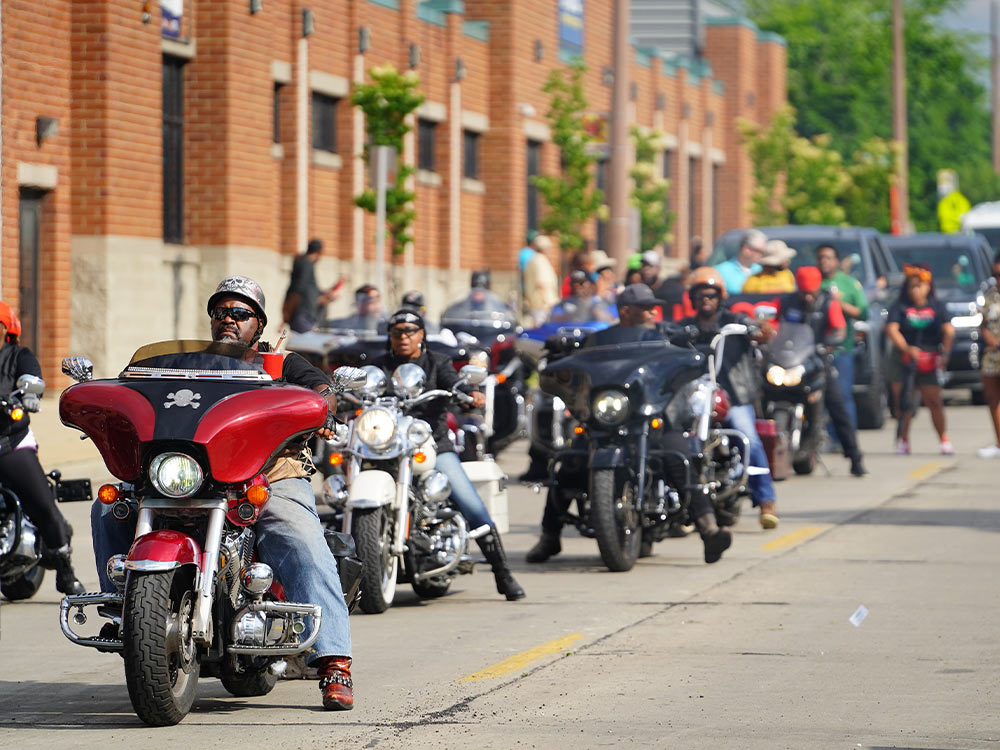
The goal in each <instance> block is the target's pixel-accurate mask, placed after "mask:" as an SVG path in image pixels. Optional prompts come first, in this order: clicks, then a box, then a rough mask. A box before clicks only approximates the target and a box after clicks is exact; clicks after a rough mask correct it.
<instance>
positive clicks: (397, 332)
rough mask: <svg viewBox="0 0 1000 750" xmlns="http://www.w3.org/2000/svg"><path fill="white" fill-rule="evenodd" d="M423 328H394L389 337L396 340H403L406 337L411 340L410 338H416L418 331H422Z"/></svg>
mask: <svg viewBox="0 0 1000 750" xmlns="http://www.w3.org/2000/svg"><path fill="white" fill-rule="evenodd" d="M422 330H423V328H393V329H391V330H390V331H389V335H390V336H392V337H393V338H394V339H401V338H403V337H404V336H406V337H407V338H409V337H410V336H416V335H417V331H422Z"/></svg>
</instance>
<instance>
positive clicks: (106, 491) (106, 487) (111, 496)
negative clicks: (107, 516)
mask: <svg viewBox="0 0 1000 750" xmlns="http://www.w3.org/2000/svg"><path fill="white" fill-rule="evenodd" d="M97 499H98V500H100V501H101V502H102V503H104V504H105V505H111V504H112V503H113V502H115V501H116V500H117V499H118V488H117V487H115V485H113V484H102V485H101V487H100V489H99V490H97Z"/></svg>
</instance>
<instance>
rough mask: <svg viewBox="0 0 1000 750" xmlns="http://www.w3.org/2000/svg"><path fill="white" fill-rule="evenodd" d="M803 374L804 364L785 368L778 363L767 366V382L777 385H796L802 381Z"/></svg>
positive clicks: (804, 372)
mask: <svg viewBox="0 0 1000 750" xmlns="http://www.w3.org/2000/svg"><path fill="white" fill-rule="evenodd" d="M805 374H806V366H805V365H795V367H789V368H788V369H787V370H786V369H785V368H784V367H779V366H778V365H771V366H770V367H768V368H767V382H768V383H770V384H771V385H777V386H783V385H788V386H796V385H798V384H799V383H801V382H802V376H803V375H805Z"/></svg>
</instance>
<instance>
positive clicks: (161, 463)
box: [149, 453, 205, 498]
mask: <svg viewBox="0 0 1000 750" xmlns="http://www.w3.org/2000/svg"><path fill="white" fill-rule="evenodd" d="M149 479H150V481H151V482H152V483H153V486H154V487H155V488H156V489H157V491H159V492H160V493H162V494H163V495H165V496H167V497H171V498H181V497H189V496H190V495H193V494H194V493H195V492H197V491H198V490H199V489H200V488H201V485H202V483H203V482H204V481H205V474H204V472H203V471H202V470H201V466H200V465H199V464H198V462H197V461H195V460H194V459H193V458H191V456H188V455H187V454H185V453H161V454H160V455H159V456H157V457H156V458H154V459H153V460H152V462H151V463H150V464H149Z"/></svg>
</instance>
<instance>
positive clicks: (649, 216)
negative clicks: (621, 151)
mask: <svg viewBox="0 0 1000 750" xmlns="http://www.w3.org/2000/svg"><path fill="white" fill-rule="evenodd" d="M632 145H633V147H634V148H635V163H634V164H633V165H632V169H631V170H630V175H631V177H632V205H633V206H635V207H636V208H638V209H639V250H640V251H645V250H652V249H654V248H655V247H657V246H659V245H665V244H667V243H669V242H670V241H671V240H672V239H673V235H672V234H671V233H670V229H671V228H672V227H673V225H674V214H673V212H672V211H671V210H670V208H669V204H668V203H667V199H668V196H669V195H670V180H667V179H665V178H663V177H660V176H659V175H658V174H657V173H656V157H657V155H658V154H660V153H662V151H663V133H661V132H659V131H653V132H651V133H643V132H642V131H641V130H640V129H639V128H632Z"/></svg>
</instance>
